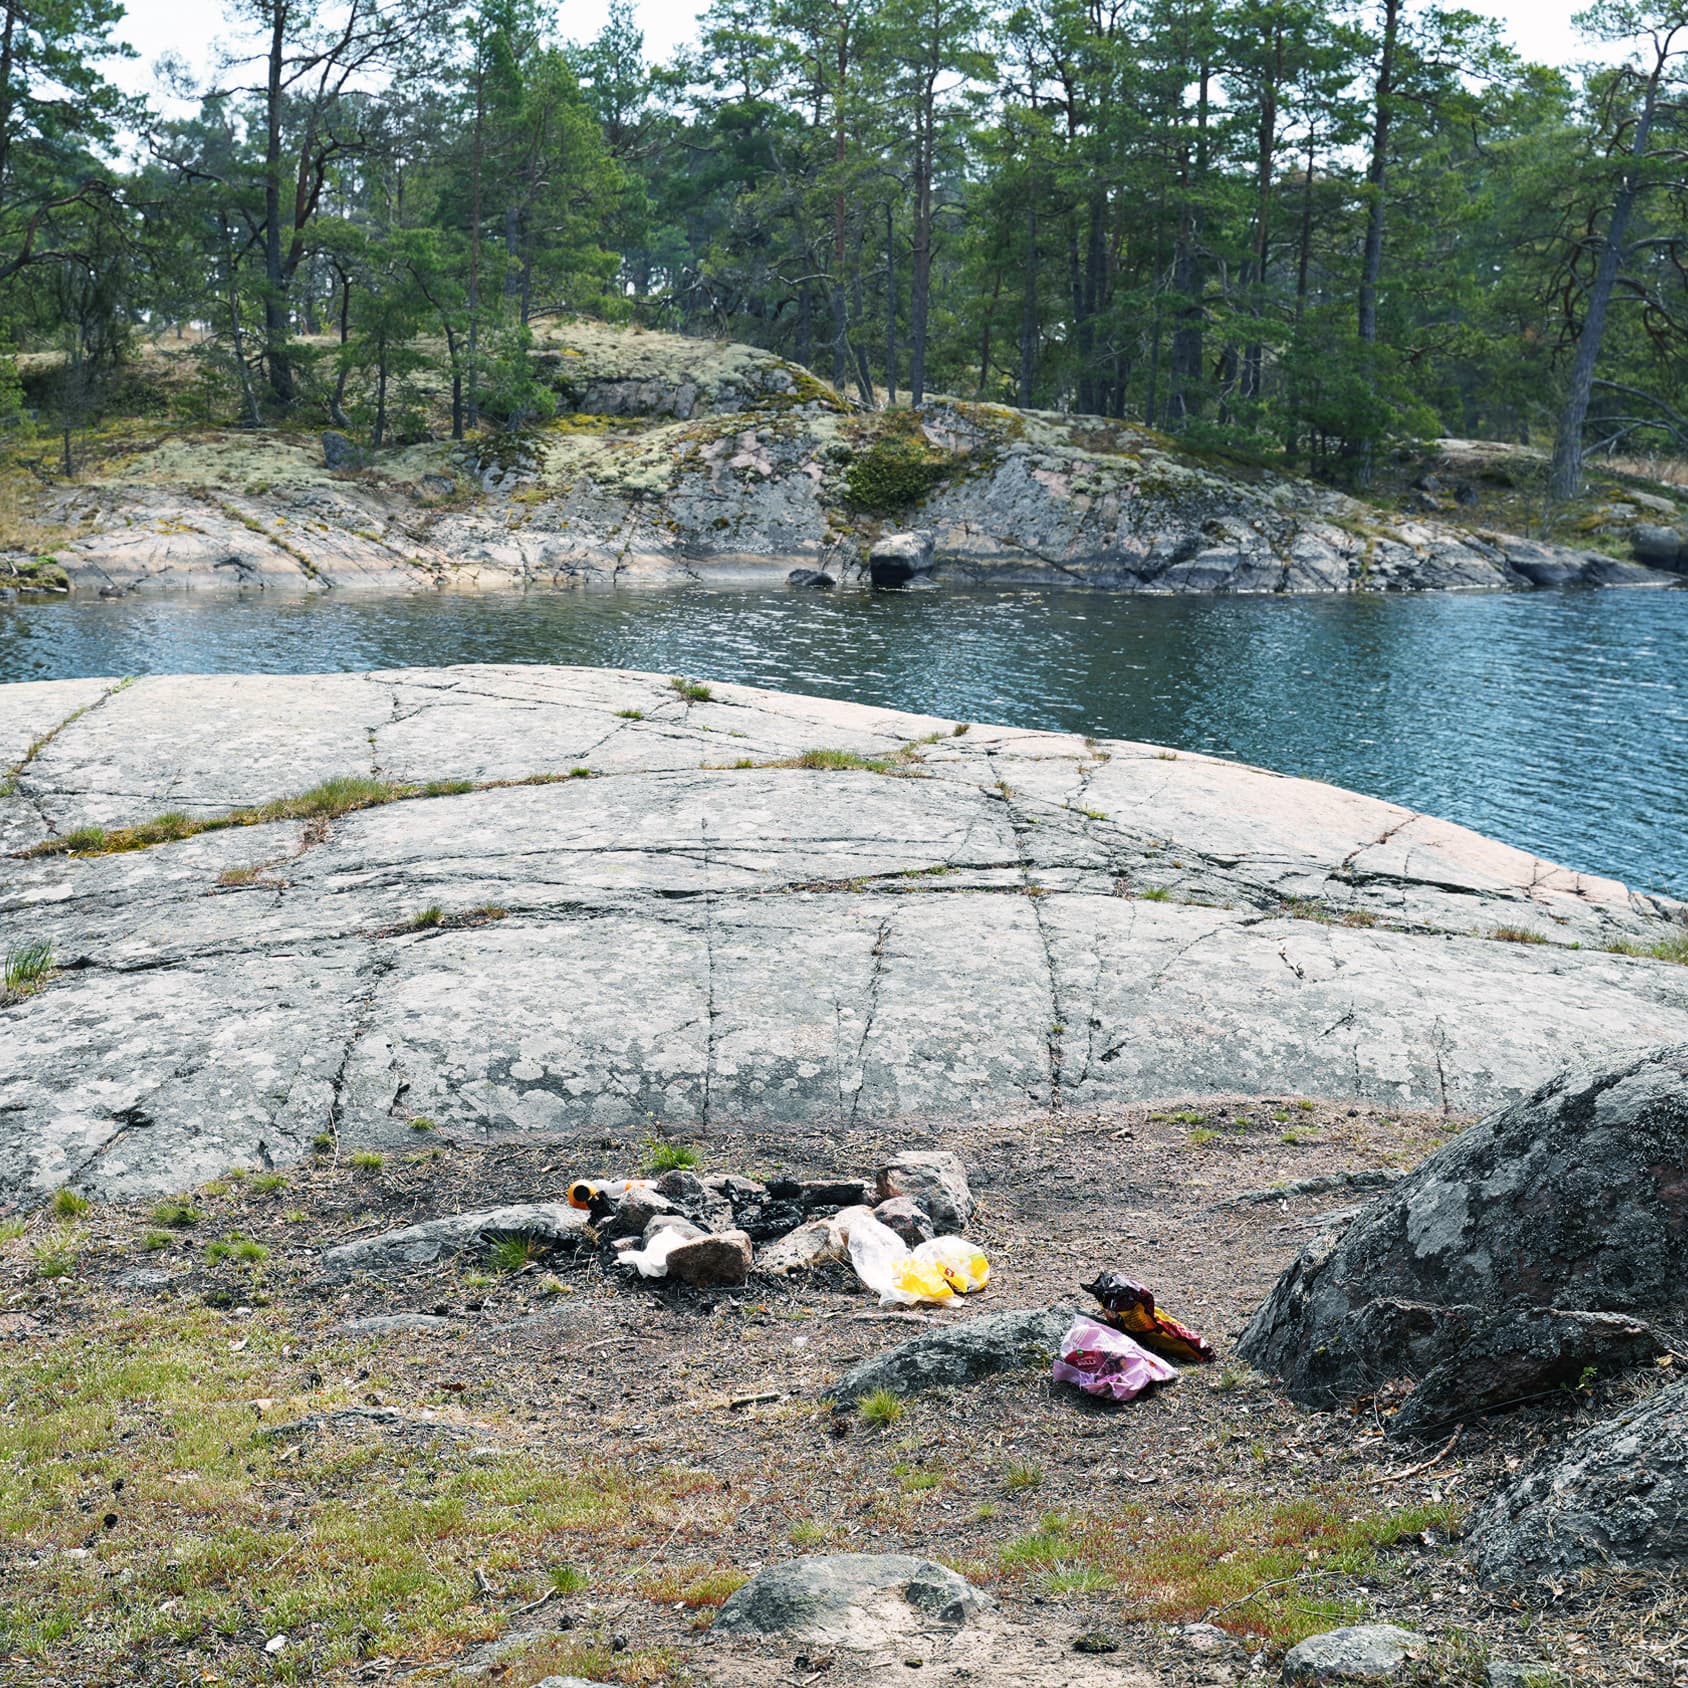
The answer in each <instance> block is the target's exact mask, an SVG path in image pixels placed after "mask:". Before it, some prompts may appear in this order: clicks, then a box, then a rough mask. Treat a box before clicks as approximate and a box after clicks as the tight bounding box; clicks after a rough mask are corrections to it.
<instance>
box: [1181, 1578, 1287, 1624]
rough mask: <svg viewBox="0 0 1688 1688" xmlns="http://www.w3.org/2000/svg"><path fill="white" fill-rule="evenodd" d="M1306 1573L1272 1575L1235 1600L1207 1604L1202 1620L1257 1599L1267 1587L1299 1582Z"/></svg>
mask: <svg viewBox="0 0 1688 1688" xmlns="http://www.w3.org/2000/svg"><path fill="white" fill-rule="evenodd" d="M1306 1575H1307V1573H1306V1572H1305V1571H1297V1572H1295V1573H1294V1574H1293V1575H1292V1576H1287V1577H1274V1578H1273V1579H1272V1580H1271V1581H1270V1582H1263V1583H1262V1584H1261V1585H1260V1586H1259V1588H1251V1589H1250V1590H1249V1591H1248V1593H1247V1594H1239V1595H1238V1596H1237V1598H1236V1599H1235V1600H1227V1601H1226V1602H1225V1604H1224V1605H1223V1606H1209V1607H1208V1609H1207V1610H1206V1611H1205V1612H1203V1613H1202V1622H1203V1623H1204V1624H1210V1623H1212V1622H1213V1620H1214V1619H1215V1618H1217V1617H1218V1616H1219V1614H1220V1613H1221V1612H1229V1611H1231V1610H1232V1609H1233V1608H1234V1607H1237V1606H1246V1605H1247V1604H1248V1603H1249V1601H1251V1600H1257V1599H1259V1597H1260V1596H1261V1595H1262V1594H1265V1593H1266V1592H1267V1591H1268V1590H1269V1589H1274V1588H1282V1587H1283V1586H1284V1584H1285V1583H1293V1582H1300V1581H1301V1579H1302V1578H1303V1577H1304V1576H1306Z"/></svg>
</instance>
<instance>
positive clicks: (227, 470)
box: [0, 322, 1688, 596]
mask: <svg viewBox="0 0 1688 1688" xmlns="http://www.w3.org/2000/svg"><path fill="white" fill-rule="evenodd" d="M535 373H536V375H537V376H538V378H539V379H540V381H542V382H544V383H546V384H548V385H549V387H550V389H551V392H552V398H553V405H554V409H555V415H554V417H553V418H551V419H550V420H549V422H547V423H541V424H539V425H538V426H536V427H534V428H533V429H531V430H529V431H528V432H527V433H524V434H522V435H519V436H510V435H489V436H485V437H481V438H478V439H474V440H471V441H469V442H467V443H458V444H453V442H451V441H449V440H444V439H440V440H429V441H422V442H419V443H416V444H412V445H407V446H402V447H396V448H388V449H385V450H382V451H379V452H371V451H368V450H366V449H365V448H364V447H362V446H361V445H359V444H358V443H357V442H355V441H353V440H351V439H349V438H348V437H347V436H345V435H344V434H341V433H338V432H336V431H334V430H329V431H328V432H325V433H323V434H322V435H320V436H319V437H316V438H312V437H309V436H304V435H298V434H293V433H288V432H279V431H277V432H266V431H254V432H249V431H246V430H240V429H233V428H230V429H203V430H194V431H190V430H185V429H183V430H177V431H175V432H174V433H171V434H169V435H167V436H165V437H164V438H163V439H160V440H156V441H153V442H151V443H149V444H147V445H145V446H143V447H141V448H139V449H137V450H136V451H135V452H133V453H131V454H129V455H127V456H126V457H125V459H124V461H123V462H122V464H121V465H120V466H117V467H115V468H112V469H109V470H105V469H102V468H101V466H99V465H94V466H92V467H91V469H90V471H89V472H88V473H87V474H86V475H85V476H84V477H83V478H82V479H81V480H79V481H77V482H75V483H73V484H68V485H65V486H62V487H58V488H56V489H54V490H53V491H52V492H51V493H50V494H48V495H46V499H45V507H44V509H43V511H42V515H43V518H44V519H46V520H49V521H51V522H53V523H55V524H56V525H60V526H63V527H65V528H66V529H68V530H69V531H70V535H71V537H69V538H68V539H67V540H66V541H65V542H64V543H63V544H61V545H59V546H57V547H55V552H54V559H53V561H54V567H55V571H56V572H55V573H54V574H53V575H52V576H51V580H50V582H49V580H48V577H46V576H40V575H38V574H32V578H38V580H39V583H40V584H42V585H43V586H47V585H49V584H51V586H52V588H53V589H54V590H57V589H58V581H59V578H60V573H62V576H63V580H64V582H65V583H67V585H68V588H69V590H71V591H72V593H75V594H87V595H90V596H92V595H95V594H99V595H106V596H123V595H127V594H129V593H132V592H148V593H150V592H160V591H193V592H204V591H211V592H228V591H234V592H254V591H264V592H281V593H288V594H309V593H316V592H325V591H388V592H392V591H401V592H402V591H436V590H442V589H444V590H461V591H483V590H501V589H509V588H523V587H533V586H545V585H553V586H578V585H583V584H601V585H612V586H628V585H634V584H640V583H646V584H672V583H676V582H684V581H700V580H706V581H710V582H717V583H723V584H724V583H729V582H755V583H759V584H763V585H775V584H779V583H781V582H787V581H789V582H790V583H791V585H792V587H793V589H795V590H809V589H814V588H817V587H818V588H821V589H825V588H826V587H827V586H828V585H830V584H833V583H837V584H838V585H840V586H844V585H851V584H856V585H863V586H865V585H866V584H867V583H868V582H870V581H872V582H874V583H877V584H882V585H897V584H903V585H906V584H908V583H910V582H911V581H914V582H918V583H921V584H929V583H933V582H936V583H939V584H943V583H945V582H951V583H961V584H969V583H989V584H996V585H1009V586H1013V585H1045V586H1090V587H1100V588H1105V589H1108V590H1111V591H1118V592H1147V593H1155V594H1185V593H1243V594H1259V593H1326V592H1397V591H1408V592H1418V591H1508V590H1510V591H1519V590H1531V589H1536V588H1540V587H1552V586H1564V585H1575V586H1616V585H1635V586H1643V585H1645V586H1680V585H1682V584H1683V583H1684V579H1685V578H1688V577H1685V576H1684V575H1683V573H1682V572H1681V570H1682V561H1681V556H1680V554H1679V550H1673V549H1672V548H1671V546H1670V545H1669V543H1668V542H1667V541H1665V540H1663V539H1661V538H1660V536H1661V535H1663V534H1666V533H1669V532H1672V531H1673V530H1671V529H1669V528H1668V527H1667V526H1666V525H1665V524H1664V523H1662V522H1655V523H1652V524H1647V533H1646V534H1644V535H1643V536H1642V537H1641V538H1640V539H1639V540H1637V539H1634V538H1632V537H1631V528H1632V527H1633V526H1634V524H1628V525H1620V526H1619V527H1618V528H1616V529H1612V530H1610V531H1611V532H1612V535H1613V538H1614V539H1615V541H1616V543H1617V544H1619V545H1620V546H1629V547H1631V548H1632V549H1634V550H1635V553H1636V558H1637V560H1636V561H1624V560H1622V559H1621V558H1619V557H1615V556H1610V555H1606V554H1604V553H1602V552H1599V551H1595V550H1584V549H1581V548H1577V547H1572V546H1564V545H1553V544H1547V543H1543V542H1539V541H1536V540H1531V539H1527V538H1524V537H1522V536H1520V535H1517V534H1511V533H1506V532H1500V531H1496V530H1494V529H1493V528H1492V527H1490V526H1487V525H1485V524H1484V523H1483V520H1482V518H1481V515H1480V513H1478V512H1467V511H1465V510H1464V509H1463V507H1462V505H1461V503H1460V502H1459V499H1458V487H1457V486H1456V497H1455V500H1454V501H1453V503H1452V505H1451V507H1450V508H1446V509H1444V508H1443V506H1442V504H1441V502H1440V501H1439V500H1438V499H1436V498H1434V497H1432V496H1431V495H1429V494H1427V493H1424V492H1420V493H1419V494H1417V495H1416V496H1417V497H1418V499H1419V500H1420V501H1421V507H1420V509H1419V510H1415V511H1413V512H1410V513H1402V512H1398V511H1392V510H1388V509H1384V508H1381V507H1380V506H1378V505H1376V504H1371V503H1366V502H1363V501H1361V500H1358V499H1355V498H1352V497H1349V496H1347V495H1345V494H1343V493H1340V492H1337V491H1335V490H1333V489H1331V488H1329V487H1325V486H1321V485H1318V484H1316V483H1314V482H1311V481H1305V480H1300V479H1297V478H1296V477H1294V476H1292V475H1289V474H1283V473H1277V472H1273V471H1270V470H1266V469H1262V468H1258V467H1252V466H1247V465H1238V464H1235V463H1230V462H1227V461H1224V460H1220V459H1216V458H1213V457H1211V456H1204V455H1203V454H1202V453H1200V452H1198V451H1195V450H1193V449H1187V448H1185V447H1183V446H1180V444H1179V443H1178V442H1177V441H1175V440H1172V439H1169V438H1167V437H1165V436H1163V435H1160V434H1157V433H1155V432H1154V431H1153V430H1151V429H1148V428H1143V427H1140V426H1136V425H1134V424H1131V423H1128V422H1124V421H1117V420H1110V419H1107V418H1103V417H1095V416H1074V415H1067V414H1062V413H1056V412H1044V411H1018V410H1012V409H1009V408H1007V407H1005V406H999V405H990V404H974V403H967V402H962V401H952V400H940V401H936V402H934V403H933V404H931V405H929V406H928V407H926V409H925V410H923V411H922V413H921V416H920V428H921V431H922V436H923V439H924V448H923V449H924V450H926V451H927V452H928V453H929V454H930V456H931V460H932V462H933V464H934V465H935V475H934V479H933V481H932V483H931V484H930V485H928V486H927V487H926V488H925V490H921V489H920V488H919V487H918V486H910V487H908V488H907V489H905V490H906V497H903V498H902V501H901V502H896V499H897V498H898V497H899V493H898V491H897V489H895V488H893V489H892V491H891V493H890V496H891V497H892V499H893V504H892V507H888V508H879V507H877V506H875V507H872V508H867V507H864V506H863V505H862V503H861V502H860V499H861V497H862V496H863V493H862V489H861V487H860V486H859V485H858V484H857V483H856V482H855V481H854V480H853V479H852V474H851V469H852V465H853V464H856V463H859V462H860V461H862V460H864V459H867V460H871V456H872V452H873V450H874V431H875V428H876V426H877V425H878V424H877V423H876V421H875V413H864V412H859V411H857V410H855V409H854V408H853V407H851V406H849V405H846V404H845V403H844V402H842V401H841V400H840V399H839V398H838V397H837V396H836V395H835V394H834V393H833V392H832V391H831V389H830V388H827V387H826V386H825V385H824V384H823V383H821V382H819V381H817V380H816V379H815V377H814V376H813V375H811V374H810V373H809V372H808V371H807V370H803V369H800V368H798V367H797V366H796V365H794V364H788V363H786V362H784V361H783V360H782V359H779V358H776V357H773V356H771V355H769V354H767V353H764V352H759V351H756V350H754V349H752V348H750V347H748V346H735V345H723V344H719V343H716V342H710V341H701V340H687V339H681V338H678V337H676V336H673V335H666V334H632V335H629V334H622V333H617V332H616V331H614V330H610V329H607V328H605V327H604V326H602V325H599V324H592V323H586V322H577V323H572V324H563V325H559V326H558V327H557V328H556V330H555V331H554V332H553V333H550V334H549V336H548V338H546V340H545V343H544V344H542V345H541V347H540V348H539V349H538V352H537V354H536V357H535ZM903 415H906V413H899V422H898V426H899V427H900V426H902V422H901V419H900V418H901V416H903ZM1441 446H1442V447H1443V448H1445V449H1446V450H1447V451H1455V448H1457V452H1456V457H1457V458H1458V461H1460V462H1463V461H1464V458H1463V457H1458V453H1459V452H1463V453H1464V454H1465V456H1466V457H1469V456H1470V455H1471V454H1473V453H1476V454H1478V455H1479V457H1481V458H1482V461H1483V462H1485V463H1492V462H1494V461H1499V460H1501V459H1507V453H1506V450H1505V448H1496V447H1488V446H1481V445H1472V444H1471V443H1470V442H1460V441H1444V442H1441ZM1497 452H1499V453H1500V459H1497V458H1496V453H1497ZM1485 454H1486V455H1485ZM1511 456H1512V457H1516V456H1517V452H1516V451H1513V452H1512V454H1511ZM1507 460H1508V461H1510V459H1507ZM1507 472H1508V473H1510V472H1511V471H1510V470H1509V471H1507ZM1471 473H1472V476H1473V478H1474V479H1478V480H1491V479H1493V474H1494V471H1493V470H1492V468H1491V469H1484V468H1482V467H1481V466H1479V467H1477V468H1475V469H1473V470H1472V471H1471ZM1422 479H1423V477H1421V480H1422ZM1456 480H1458V485H1460V486H1467V485H1469V483H1468V482H1466V481H1465V480H1463V479H1459V477H1458V476H1457V475H1456ZM1436 484H1438V485H1440V480H1439V479H1436ZM1636 498H1637V502H1636V503H1635V504H1634V505H1633V506H1632V508H1633V509H1635V510H1636V511H1639V510H1641V509H1642V508H1646V509H1647V510H1648V511H1649V512H1650V513H1651V514H1653V515H1657V516H1665V515H1671V514H1674V513H1677V510H1678V507H1677V506H1676V505H1675V504H1674V503H1673V502H1672V501H1670V500H1668V499H1665V498H1662V497H1657V496H1652V495H1646V494H1637V495H1636ZM1641 498H1648V499H1649V502H1648V503H1647V504H1646V505H1642V504H1641V503H1640V502H1639V500H1640V499H1641ZM1606 531H1608V530H1607V529H1606V528H1596V529H1595V530H1594V532H1596V533H1604V532H1606ZM11 561H12V562H13V563H14V565H15V567H16V569H17V570H19V571H24V570H26V569H28V570H31V571H34V565H35V559H31V558H25V557H23V556H21V554H20V555H19V556H17V557H15V558H13V559H11ZM4 562H5V559H0V567H3V566H4ZM1651 562H1656V563H1658V564H1659V565H1660V566H1658V567H1651V568H1650V567H1647V566H1644V564H1646V563H1651Z"/></svg>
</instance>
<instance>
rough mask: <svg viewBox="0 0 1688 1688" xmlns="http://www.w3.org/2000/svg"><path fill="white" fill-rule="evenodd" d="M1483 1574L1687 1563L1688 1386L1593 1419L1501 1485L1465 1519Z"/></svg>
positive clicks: (1677, 1567) (1504, 1578)
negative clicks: (1589, 1425) (1565, 1442)
mask: <svg viewBox="0 0 1688 1688" xmlns="http://www.w3.org/2000/svg"><path fill="white" fill-rule="evenodd" d="M1466 1547H1467V1551H1468V1553H1469V1554H1470V1556H1471V1558H1472V1559H1473V1560H1475V1562H1476V1564H1477V1566H1478V1568H1479V1569H1480V1570H1481V1571H1482V1573H1483V1574H1484V1576H1485V1577H1488V1578H1489V1579H1491V1580H1493V1581H1497V1582H1518V1581H1523V1580H1526V1579H1533V1578H1536V1577H1552V1578H1563V1577H1567V1576H1571V1575H1574V1574H1575V1573H1577V1572H1579V1571H1587V1570H1613V1571H1663V1572H1667V1573H1674V1574H1680V1573H1681V1571H1682V1569H1683V1567H1684V1566H1688V1382H1682V1383H1676V1384H1673V1385H1671V1386H1670V1387H1669V1388H1668V1389H1661V1390H1659V1391H1658V1393H1656V1394H1655V1395H1653V1396H1652V1397H1651V1398H1650V1399H1649V1400H1647V1401H1645V1402H1642V1403H1641V1404H1639V1405H1637V1406H1634V1407H1632V1408H1630V1409H1629V1410H1627V1411H1625V1412H1622V1413H1619V1414H1618V1415H1617V1416H1616V1417H1614V1418H1610V1419H1607V1420H1605V1421H1604V1422H1603V1423H1600V1424H1596V1425H1594V1426H1593V1427H1592V1428H1590V1429H1588V1430H1585V1431H1583V1432H1582V1433H1581V1434H1580V1435H1578V1436H1576V1437H1574V1438H1573V1439H1572V1440H1571V1441H1570V1443H1569V1444H1568V1445H1566V1446H1565V1447H1564V1448H1562V1449H1558V1450H1556V1451H1554V1452H1553V1453H1551V1454H1549V1455H1548V1456H1547V1457H1546V1458H1545V1459H1543V1460H1542V1461H1541V1462H1540V1463H1539V1464H1538V1465H1536V1466H1535V1467H1534V1468H1533V1469H1531V1470H1529V1471H1527V1472H1525V1473H1524V1474H1523V1475H1522V1476H1521V1477H1518V1478H1516V1479H1515V1480H1514V1481H1512V1482H1510V1483H1508V1484H1506V1485H1505V1486H1504V1487H1503V1488H1502V1489H1501V1490H1500V1491H1499V1492H1498V1493H1497V1494H1495V1495H1494V1496H1493V1497H1492V1498H1491V1499H1490V1500H1489V1501H1488V1503H1487V1504H1486V1505H1485V1506H1484V1507H1483V1508H1482V1509H1481V1511H1479V1512H1478V1514H1477V1516H1476V1517H1475V1518H1474V1519H1473V1520H1472V1521H1471V1524H1470V1526H1469V1528H1468V1530H1467V1533H1466Z"/></svg>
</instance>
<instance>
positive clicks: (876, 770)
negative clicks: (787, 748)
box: [786, 750, 891, 774]
mask: <svg viewBox="0 0 1688 1688" xmlns="http://www.w3.org/2000/svg"><path fill="white" fill-rule="evenodd" d="M786 766H787V767H792V768H811V769H814V770H816V771H824V772H827V773H843V772H846V771H856V772H860V773H867V774H888V773H890V772H891V764H890V763H889V762H888V761H886V760H885V758H884V757H882V756H859V755H857V753H856V752H855V751H853V750H805V751H804V752H803V753H802V755H800V756H794V757H793V758H792V759H791V761H790V762H789V763H787V764H786Z"/></svg>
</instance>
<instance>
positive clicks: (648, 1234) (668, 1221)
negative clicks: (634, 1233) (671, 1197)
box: [643, 1213, 709, 1243]
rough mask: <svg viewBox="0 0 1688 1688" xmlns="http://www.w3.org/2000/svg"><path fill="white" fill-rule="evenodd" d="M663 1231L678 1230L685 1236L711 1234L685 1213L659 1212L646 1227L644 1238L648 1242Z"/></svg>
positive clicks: (705, 1235)
mask: <svg viewBox="0 0 1688 1688" xmlns="http://www.w3.org/2000/svg"><path fill="white" fill-rule="evenodd" d="M662 1231H678V1232H679V1233H680V1234H681V1236H683V1237H707V1236H708V1235H709V1233H708V1232H707V1231H706V1230H704V1228H703V1227H702V1226H701V1225H694V1224H693V1223H692V1222H691V1220H689V1219H688V1218H687V1217H686V1216H685V1214H683V1213H659V1214H658V1215H657V1216H656V1217H655V1218H654V1219H653V1220H652V1221H651V1222H650V1224H648V1225H647V1226H646V1227H645V1231H644V1237H643V1240H644V1241H645V1242H647V1243H648V1242H649V1241H650V1240H651V1238H652V1237H654V1236H656V1235H657V1234H658V1233H659V1232H662Z"/></svg>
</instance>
